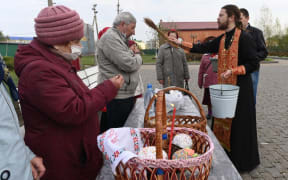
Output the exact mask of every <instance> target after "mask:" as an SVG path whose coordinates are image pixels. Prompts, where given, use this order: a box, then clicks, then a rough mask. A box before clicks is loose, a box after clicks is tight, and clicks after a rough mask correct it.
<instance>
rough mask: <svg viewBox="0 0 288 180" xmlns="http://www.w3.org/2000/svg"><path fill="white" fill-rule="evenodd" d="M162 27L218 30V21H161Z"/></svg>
mask: <svg viewBox="0 0 288 180" xmlns="http://www.w3.org/2000/svg"><path fill="white" fill-rule="evenodd" d="M160 27H161V28H162V29H177V30H184V31H185V30H186V31H188V30H210V29H211V30H218V24H217V22H163V21H160Z"/></svg>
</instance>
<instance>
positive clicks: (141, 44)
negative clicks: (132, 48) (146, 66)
mask: <svg viewBox="0 0 288 180" xmlns="http://www.w3.org/2000/svg"><path fill="white" fill-rule="evenodd" d="M135 42H136V44H137V45H138V47H139V48H140V49H141V50H144V49H146V43H145V42H144V41H141V40H140V41H139V40H135Z"/></svg>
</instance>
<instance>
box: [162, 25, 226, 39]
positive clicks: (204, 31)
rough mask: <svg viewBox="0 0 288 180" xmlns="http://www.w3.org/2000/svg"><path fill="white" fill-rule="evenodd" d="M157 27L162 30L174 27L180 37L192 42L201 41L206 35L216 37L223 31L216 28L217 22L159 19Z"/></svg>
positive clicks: (166, 30)
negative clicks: (164, 20)
mask: <svg viewBox="0 0 288 180" xmlns="http://www.w3.org/2000/svg"><path fill="white" fill-rule="evenodd" d="M159 27H160V29H162V30H163V31H164V32H168V31H169V30H170V29H176V30H177V31H178V33H179V37H180V38H182V39H183V40H184V41H188V42H193V43H199V42H201V43H202V42H203V41H204V40H205V39H206V38H207V37H209V36H215V37H217V36H219V35H221V34H222V33H223V32H224V31H222V30H219V29H218V24H217V22H163V21H162V20H160V23H159Z"/></svg>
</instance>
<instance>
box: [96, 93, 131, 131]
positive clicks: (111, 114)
mask: <svg viewBox="0 0 288 180" xmlns="http://www.w3.org/2000/svg"><path fill="white" fill-rule="evenodd" d="M134 104H135V97H130V98H127V99H113V100H112V101H111V102H109V103H108V104H107V114H106V118H105V114H104V115H103V114H102V117H101V125H100V131H101V133H102V132H104V131H106V130H107V129H110V128H119V127H123V126H124V124H125V122H126V120H127V118H128V116H129V114H130V112H131V111H132V109H133V107H134Z"/></svg>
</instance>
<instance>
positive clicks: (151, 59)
mask: <svg viewBox="0 0 288 180" xmlns="http://www.w3.org/2000/svg"><path fill="white" fill-rule="evenodd" d="M142 60H143V64H149V63H156V58H155V55H142Z"/></svg>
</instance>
